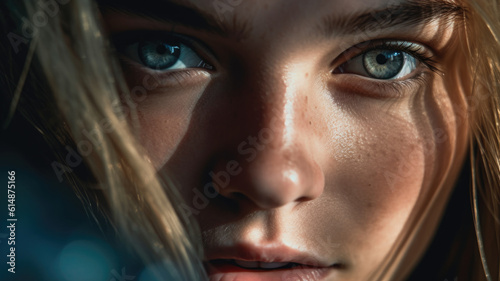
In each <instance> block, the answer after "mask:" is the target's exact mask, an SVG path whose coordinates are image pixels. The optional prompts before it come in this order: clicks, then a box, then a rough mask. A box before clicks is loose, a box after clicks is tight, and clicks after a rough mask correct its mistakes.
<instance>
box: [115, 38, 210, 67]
mask: <svg viewBox="0 0 500 281" xmlns="http://www.w3.org/2000/svg"><path fill="white" fill-rule="evenodd" d="M110 38H111V42H112V43H113V45H114V46H115V48H116V49H117V51H119V52H121V53H124V50H125V48H126V47H129V46H131V45H132V44H134V43H138V42H139V41H141V40H154V39H166V38H167V39H173V40H176V41H178V42H179V43H181V44H184V45H186V46H187V47H189V48H191V49H192V50H193V51H194V52H195V53H196V54H197V55H198V56H199V57H200V58H201V59H202V60H203V61H205V62H206V63H207V64H209V65H211V66H212V68H211V69H210V71H214V70H216V69H217V67H216V64H215V62H216V61H217V60H216V58H215V56H214V54H213V52H212V50H211V49H210V48H209V47H208V46H207V45H205V44H204V43H203V42H201V41H200V40H198V39H196V38H193V37H189V36H186V35H182V34H178V33H173V32H169V31H164V30H130V31H121V32H117V33H114V34H111V36H110ZM207 70H208V69H207Z"/></svg>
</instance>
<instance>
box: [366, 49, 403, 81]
mask: <svg viewBox="0 0 500 281" xmlns="http://www.w3.org/2000/svg"><path fill="white" fill-rule="evenodd" d="M404 64H405V55H404V53H402V52H398V51H391V50H373V51H369V52H367V53H365V54H364V55H363V66H364V67H365V70H366V72H367V73H368V74H369V75H370V76H371V77H373V78H377V79H390V78H393V77H395V76H396V75H398V74H399V72H400V71H401V69H402V68H403V66H404Z"/></svg>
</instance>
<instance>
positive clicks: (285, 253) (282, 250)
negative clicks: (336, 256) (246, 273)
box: [207, 243, 338, 267]
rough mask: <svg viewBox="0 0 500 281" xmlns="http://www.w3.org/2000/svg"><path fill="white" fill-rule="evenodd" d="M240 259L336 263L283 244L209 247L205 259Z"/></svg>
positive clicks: (318, 263)
mask: <svg viewBox="0 0 500 281" xmlns="http://www.w3.org/2000/svg"><path fill="white" fill-rule="evenodd" d="M233 259H234V260H242V261H260V262H289V263H297V264H301V265H305V266H310V267H331V266H334V265H338V264H336V263H329V262H328V261H326V260H325V258H322V257H320V256H319V255H316V254H314V253H312V252H308V251H304V250H299V249H294V248H291V247H289V246H286V245H283V244H276V243H272V244H267V245H260V246H255V245H249V244H237V245H234V246H228V247H222V248H216V249H209V250H208V251H207V260H208V261H214V260H233Z"/></svg>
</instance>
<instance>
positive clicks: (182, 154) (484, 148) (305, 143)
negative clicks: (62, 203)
mask: <svg viewBox="0 0 500 281" xmlns="http://www.w3.org/2000/svg"><path fill="white" fill-rule="evenodd" d="M48 2H51V3H52V6H51V7H53V9H52V10H51V11H56V10H55V8H57V12H53V13H51V12H50V11H49V10H47V11H46V14H47V15H49V16H48V17H46V19H47V20H46V21H44V22H43V23H42V22H38V24H36V25H32V26H26V20H27V19H35V18H36V15H37V13H39V12H40V9H41V8H40V7H41V6H40V4H39V1H32V0H23V1H13V0H7V1H4V2H3V3H1V4H0V7H1V10H0V11H1V16H2V17H1V18H2V19H1V20H0V22H1V27H2V31H3V33H4V34H6V35H7V39H8V40H6V41H5V40H4V41H5V42H2V44H0V50H1V52H0V53H1V54H0V57H1V59H0V61H2V65H1V66H0V69H1V72H2V75H1V76H2V77H3V79H2V80H1V84H0V85H1V87H2V89H3V90H2V100H3V101H5V102H4V104H8V106H5V108H6V110H5V112H6V114H3V115H2V116H5V118H4V119H3V120H2V121H3V125H4V127H7V126H8V124H9V122H10V119H11V118H12V117H13V116H14V113H15V112H18V113H19V114H21V116H23V118H25V119H26V120H27V121H28V122H27V124H29V128H27V130H28V129H29V130H33V131H35V130H36V131H37V132H39V133H40V134H41V135H42V136H43V140H44V141H45V143H44V144H43V146H44V147H46V149H48V150H50V152H51V153H52V154H53V155H54V157H56V159H58V160H59V161H60V162H61V163H64V161H65V157H66V154H67V149H66V147H68V146H69V147H74V148H75V150H76V149H77V148H78V149H81V148H79V145H80V144H81V143H83V142H87V143H88V140H89V134H88V132H93V133H92V140H95V141H96V142H98V144H99V145H98V147H99V149H94V150H92V151H90V152H88V153H83V152H84V151H81V150H79V153H80V154H82V156H83V159H84V167H83V168H80V169H78V170H76V169H75V170H74V171H72V172H64V170H62V171H61V172H60V174H59V175H58V176H59V177H64V178H65V180H66V181H67V182H69V183H70V184H71V186H72V187H73V188H74V192H75V193H76V194H77V196H78V197H79V198H80V199H81V201H82V202H83V204H84V205H85V206H86V207H87V208H88V209H89V210H90V211H91V212H96V213H103V214H104V215H105V217H106V218H108V219H109V220H110V221H111V222H112V224H113V226H114V229H115V230H116V232H117V233H118V234H119V235H121V236H122V237H123V238H124V239H125V241H128V243H129V244H130V246H131V247H132V248H133V249H134V250H135V251H136V252H137V254H138V255H139V256H140V257H141V259H142V260H143V261H144V263H146V264H155V265H157V266H155V269H156V271H157V272H156V274H157V276H159V280H211V281H214V280H233V279H231V278H234V280H236V279H237V278H241V280H254V279H256V280H282V279H283V278H284V277H283V276H285V277H286V275H287V274H290V276H292V275H293V274H296V275H293V276H298V278H306V277H307V278H311V280H338V281H348V280H394V281H397V280H424V279H425V280H430V279H428V278H435V279H432V280H444V279H445V278H449V277H450V275H449V274H453V275H454V276H453V277H455V276H456V278H457V279H458V280H471V281H472V280H474V281H477V280H485V281H500V20H499V18H500V1H498V0H469V1H467V0H462V1H459V0H456V1H455V0H425V1H412V0H407V1H405V0H393V1H382V0H377V1H372V2H370V3H366V1H365V2H363V1H345V0H335V1H332V0H329V1H326V0H317V1H308V3H302V1H288V2H287V1H283V0H276V1H229V0H228V1H223V0H215V1H195V0H192V1H172V0H165V1H163V0H147V1H113V0H97V1H92V0H54V1H48ZM348 2H349V3H348ZM54 7H55V8H54ZM35 22H36V21H35ZM12 31H15V32H12ZM18 34H22V36H20V35H18ZM332 34H333V35H332ZM104 124H105V125H104ZM464 163H465V164H464ZM467 179H470V182H469V181H468V180H467ZM461 187H464V188H463V189H462V188H461ZM457 194H458V195H457ZM460 196H462V197H460ZM96 206H97V207H96ZM464 210H465V211H464ZM448 220H449V221H452V222H456V223H455V225H453V226H450V225H451V224H450V225H448V224H447V221H448ZM440 237H441V238H440ZM443 237H444V238H443ZM441 241H443V242H441ZM447 243H448V244H447ZM445 244H446V245H445ZM325 245H326V246H325ZM245 253H247V254H245ZM433 255H434V256H435V257H436V256H439V257H440V258H441V260H439V261H437V259H436V258H435V257H432V256H433ZM425 271H426V272H425ZM430 271H432V272H430ZM301 274H302V275H301ZM166 276H168V278H167V277H166ZM301 276H302V277H301ZM308 276H309V277H308ZM311 276H313V277H311ZM453 277H451V278H453ZM165 278H166V279H165ZM258 278H260V279H258ZM266 278H267V279H266ZM280 278H281V279H280ZM438 278H442V279H438ZM238 280H240V279H238ZM285 280H288V279H285ZM289 280H296V279H293V278H292V279H289ZM297 280H302V279H297ZM307 280H309V279H307Z"/></svg>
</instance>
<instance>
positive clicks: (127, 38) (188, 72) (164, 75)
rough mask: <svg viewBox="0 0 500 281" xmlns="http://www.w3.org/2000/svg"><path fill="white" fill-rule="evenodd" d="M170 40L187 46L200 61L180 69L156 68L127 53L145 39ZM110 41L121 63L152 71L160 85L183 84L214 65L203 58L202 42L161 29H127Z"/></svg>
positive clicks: (211, 68) (211, 69)
mask: <svg viewBox="0 0 500 281" xmlns="http://www.w3.org/2000/svg"><path fill="white" fill-rule="evenodd" d="M154 40H160V41H165V42H167V41H171V42H178V43H179V44H180V45H183V46H184V47H187V48H189V49H190V50H191V51H192V52H193V54H195V55H196V56H198V57H199V58H200V59H201V61H202V63H200V65H199V66H198V67H188V68H182V69H171V70H156V69H153V68H150V67H148V66H146V65H144V64H143V63H142V62H139V61H137V60H136V59H133V58H131V57H130V55H129V54H127V53H128V52H127V49H128V48H130V47H131V46H133V45H135V44H139V43H140V42H145V41H154ZM111 42H112V44H113V45H114V47H115V49H116V50H117V52H118V55H119V58H120V60H121V61H122V63H123V64H124V65H126V66H129V67H130V68H131V69H134V68H135V69H137V68H139V69H141V71H144V72H147V73H152V74H153V75H154V76H156V77H159V78H160V79H162V85H165V86H172V87H174V86H181V87H182V86H183V85H185V83H186V82H187V81H189V79H190V78H192V77H193V76H195V75H196V74H199V73H200V72H201V71H214V70H215V67H214V66H213V64H211V63H210V62H208V60H207V59H205V57H206V56H205V54H206V52H203V51H200V50H204V49H203V48H204V47H200V46H199V45H201V44H202V43H200V42H197V41H196V40H195V39H193V38H189V37H186V36H183V35H180V34H173V33H169V32H163V31H148V30H137V31H127V32H122V33H117V34H114V35H113V36H111ZM200 53H201V54H200Z"/></svg>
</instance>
